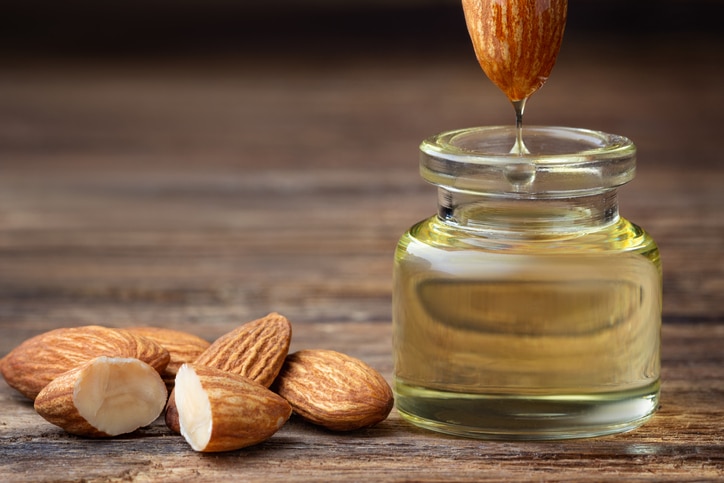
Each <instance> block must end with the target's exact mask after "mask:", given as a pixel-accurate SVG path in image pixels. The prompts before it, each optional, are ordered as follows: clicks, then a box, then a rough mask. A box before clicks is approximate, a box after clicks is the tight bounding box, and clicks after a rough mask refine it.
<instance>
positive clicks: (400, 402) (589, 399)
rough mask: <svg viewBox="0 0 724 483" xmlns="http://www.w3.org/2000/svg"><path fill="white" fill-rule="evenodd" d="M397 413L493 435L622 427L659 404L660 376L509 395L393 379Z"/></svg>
mask: <svg viewBox="0 0 724 483" xmlns="http://www.w3.org/2000/svg"><path fill="white" fill-rule="evenodd" d="M395 392H396V406H397V410H398V412H399V413H400V415H401V416H402V417H403V418H404V419H406V420H407V421H409V422H411V423H412V424H414V425H416V426H419V427H421V428H425V429H429V430H432V431H437V432H441V433H446V434H451V435H455V436H463V437H466V438H476V439H491V440H559V439H574V438H590V437H596V436H604V435H608V434H615V433H622V432H625V431H630V430H632V429H635V428H637V427H639V426H641V425H642V424H643V423H645V422H646V421H647V420H649V419H650V418H651V417H652V416H653V414H654V413H655V412H656V410H657V408H658V405H659V382H658V381H656V382H655V383H652V384H650V385H648V386H646V387H643V388H638V389H636V390H627V391H620V392H607V393H602V394H601V393H599V394H557V395H554V396H550V395H547V396H531V395H526V396H510V395H499V394H496V395H487V394H465V393H459V392H446V391H439V390H431V389H426V388H420V387H416V386H409V385H406V384H404V383H401V382H399V381H397V382H396V385H395Z"/></svg>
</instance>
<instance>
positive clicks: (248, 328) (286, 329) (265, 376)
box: [165, 312, 292, 433]
mask: <svg viewBox="0 0 724 483" xmlns="http://www.w3.org/2000/svg"><path fill="white" fill-rule="evenodd" d="M291 340H292V326H291V324H290V323H289V320H287V318H286V317H284V316H283V315H279V314H278V313H276V312H272V313H270V314H268V315H267V316H265V317H262V318H260V319H257V320H253V321H251V322H247V323H245V324H243V325H241V326H240V327H237V328H236V329H234V330H232V331H230V332H228V333H226V334H224V335H222V336H221V337H219V338H218V339H216V340H215V341H214V342H213V343H212V344H211V345H210V346H209V347H208V348H207V349H206V350H205V351H204V352H203V353H202V354H201V355H200V356H199V357H198V359H196V361H195V362H194V365H196V366H199V365H202V366H207V367H213V368H215V369H220V370H222V371H226V372H229V373H231V374H239V375H242V376H244V377H247V378H249V379H251V380H252V381H254V382H257V383H259V384H261V385H262V386H264V387H269V386H270V385H271V384H272V382H274V379H275V378H276V376H277V374H279V371H280V370H281V368H282V365H283V364H284V358H285V357H286V356H287V354H288V352H289V344H290V343H291ZM165 418H166V426H168V427H169V429H171V430H172V431H174V432H176V433H178V432H179V431H180V426H179V422H178V411H177V409H176V407H175V398H174V397H173V392H172V393H171V397H169V400H168V404H167V406H166V415H165Z"/></svg>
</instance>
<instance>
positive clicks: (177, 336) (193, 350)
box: [125, 326, 211, 391]
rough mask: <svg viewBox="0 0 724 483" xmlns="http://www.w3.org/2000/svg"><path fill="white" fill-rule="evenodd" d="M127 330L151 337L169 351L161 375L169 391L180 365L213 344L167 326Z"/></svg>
mask: <svg viewBox="0 0 724 483" xmlns="http://www.w3.org/2000/svg"><path fill="white" fill-rule="evenodd" d="M125 330H127V331H129V332H131V333H133V334H136V335H140V336H142V337H145V338H147V339H151V340H152V341H154V342H156V343H157V344H159V345H160V346H161V347H163V348H164V349H166V350H167V351H168V353H169V356H170V359H169V362H168V365H167V366H166V369H165V370H164V371H163V373H162V374H161V377H163V381H164V382H165V383H166V387H167V388H168V390H169V391H170V390H171V389H172V388H173V383H174V379H175V378H176V372H178V369H179V367H181V365H182V364H185V363H187V362H194V361H195V360H196V359H198V357H199V356H200V355H201V354H202V353H203V352H204V351H205V350H206V349H207V348H208V347H209V345H211V344H210V343H209V341H207V340H205V339H202V338H201V337H199V336H197V335H194V334H189V333H188V332H184V331H181V330H175V329H169V328H166V327H150V326H142V327H128V328H126V329H125Z"/></svg>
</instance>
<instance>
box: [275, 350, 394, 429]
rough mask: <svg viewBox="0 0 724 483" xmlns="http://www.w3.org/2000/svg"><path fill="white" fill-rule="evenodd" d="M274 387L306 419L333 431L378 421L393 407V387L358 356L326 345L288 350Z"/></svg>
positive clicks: (364, 425) (385, 416) (359, 426)
mask: <svg viewBox="0 0 724 483" xmlns="http://www.w3.org/2000/svg"><path fill="white" fill-rule="evenodd" d="M274 390H276V392H278V393H279V395H280V396H282V397H283V398H284V399H286V400H287V401H289V404H291V405H292V408H294V412H295V413H296V414H298V415H299V416H301V417H302V418H303V419H305V420H307V421H309V422H311V423H313V424H317V425H319V426H323V427H325V428H327V429H331V430H335V431H351V430H354V429H359V428H363V427H367V426H372V425H373V424H376V423H379V422H380V421H383V420H384V419H386V418H387V415H388V414H389V413H390V411H391V410H392V406H393V404H394V398H393V395H392V390H391V389H390V386H389V385H388V384H387V381H385V379H384V378H383V377H382V375H381V374H380V373H379V372H377V371H376V370H374V369H373V368H372V367H370V366H369V365H367V364H366V363H364V362H362V361H361V360H359V359H356V358H354V357H351V356H348V355H346V354H342V353H341V352H336V351H333V350H325V349H307V350H301V351H298V352H295V353H293V354H289V356H287V360H286V362H285V364H284V367H283V368H282V371H281V373H280V374H279V377H278V378H277V380H276V382H275V383H274Z"/></svg>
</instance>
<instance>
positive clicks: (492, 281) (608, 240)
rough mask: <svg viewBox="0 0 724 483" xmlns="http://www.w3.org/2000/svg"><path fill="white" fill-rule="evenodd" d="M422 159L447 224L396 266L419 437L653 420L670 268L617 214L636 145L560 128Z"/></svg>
mask: <svg viewBox="0 0 724 483" xmlns="http://www.w3.org/2000/svg"><path fill="white" fill-rule="evenodd" d="M515 140H516V129H515V127H513V126H510V127H507V126H506V127H479V128H471V129H463V130H458V131H452V132H446V133H442V134H439V135H437V136H433V137H431V138H429V139H427V140H425V141H424V142H423V143H422V145H421V146H420V172H421V175H422V177H423V178H424V179H425V180H427V181H428V182H430V183H432V184H433V185H436V186H437V188H438V201H437V204H438V211H437V214H435V215H434V216H432V217H430V218H428V219H426V220H423V221H421V222H419V223H417V224H416V225H414V226H413V227H411V228H410V229H409V230H408V231H407V232H406V233H405V234H404V235H403V236H402V238H401V239H400V241H399V244H398V246H397V250H396V253H395V263H394V291H393V344H394V365H395V368H394V389H395V393H396V404H397V408H398V410H399V412H400V414H401V415H402V416H403V417H404V418H405V419H407V420H409V421H410V422H412V423H414V424H415V425H418V426H421V427H424V428H428V429H431V430H435V431H440V432H444V433H449V434H455V435H461V436H466V437H474V438H487V439H533V440H537V439H563V438H578V437H590V436H598V435H604V434H610V433H616V432H621V431H627V430H630V429H633V428H635V427H637V426H639V425H641V424H642V423H644V422H645V421H646V420H647V419H649V418H650V417H651V416H652V415H653V413H654V412H655V410H656V409H657V406H658V400H659V372H660V354H659V350H660V327H661V297H662V293H661V291H662V282H661V280H662V279H661V264H660V260H659V251H658V248H657V246H656V243H655V242H654V240H653V239H652V238H651V236H649V235H648V234H647V233H646V232H645V231H644V230H643V229H642V228H640V227H639V226H637V225H635V224H633V223H631V222H629V221H627V220H626V219H625V218H623V217H622V216H620V215H619V207H618V197H617V190H618V188H619V187H620V186H622V185H623V184H625V183H627V182H628V181H630V180H631V179H632V178H633V177H634V172H635V164H636V159H635V155H636V148H635V146H634V144H633V143H632V142H631V141H630V140H629V139H627V138H625V137H622V136H617V135H611V134H606V133H602V132H596V131H590V130H585V129H578V128H563V127H534V126H533V127H527V128H526V141H525V142H526V148H527V149H526V151H527V152H519V151H518V152H516V151H515V150H514V152H511V146H513V145H514V144H515Z"/></svg>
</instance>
